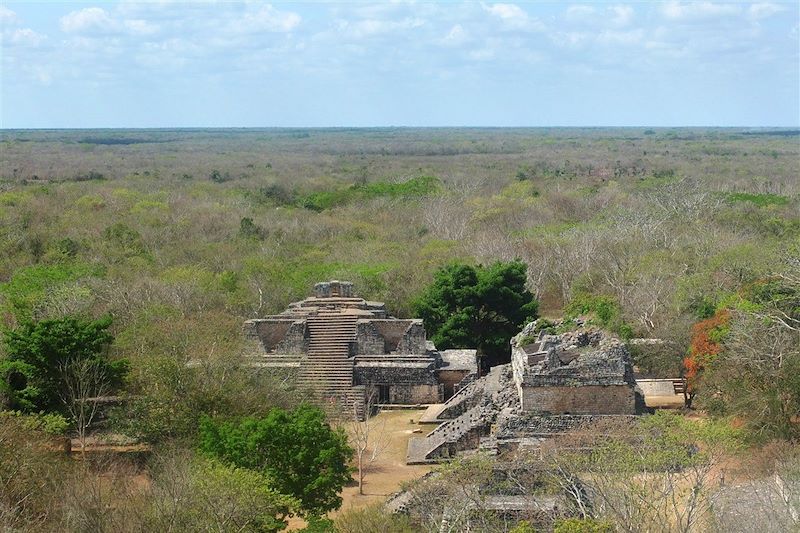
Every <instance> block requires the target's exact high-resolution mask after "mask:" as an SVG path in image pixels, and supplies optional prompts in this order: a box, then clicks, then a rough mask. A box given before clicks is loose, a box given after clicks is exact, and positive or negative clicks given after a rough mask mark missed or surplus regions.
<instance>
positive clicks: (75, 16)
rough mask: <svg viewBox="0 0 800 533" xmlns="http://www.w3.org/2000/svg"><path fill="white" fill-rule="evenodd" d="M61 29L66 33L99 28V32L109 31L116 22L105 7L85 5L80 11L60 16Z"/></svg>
mask: <svg viewBox="0 0 800 533" xmlns="http://www.w3.org/2000/svg"><path fill="white" fill-rule="evenodd" d="M60 23H61V29H62V30H63V31H65V32H67V33H82V32H86V31H94V30H99V31H101V32H105V31H111V30H113V29H114V28H115V27H116V26H117V23H116V22H115V21H114V19H112V18H111V16H110V15H109V14H108V12H107V11H106V10H105V9H102V8H99V7H87V8H85V9H81V10H80V11H72V12H71V13H68V14H66V15H64V16H63V17H61V20H60Z"/></svg>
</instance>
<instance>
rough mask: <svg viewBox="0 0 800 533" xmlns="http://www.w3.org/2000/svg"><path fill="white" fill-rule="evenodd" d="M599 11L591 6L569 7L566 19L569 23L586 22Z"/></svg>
mask: <svg viewBox="0 0 800 533" xmlns="http://www.w3.org/2000/svg"><path fill="white" fill-rule="evenodd" d="M596 13H597V11H596V10H595V9H594V8H593V7H591V6H582V5H577V6H569V7H568V8H567V13H566V17H567V20H569V21H573V22H575V21H584V20H587V19H591V18H592V17H594V16H595V15H596Z"/></svg>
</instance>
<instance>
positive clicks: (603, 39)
mask: <svg viewBox="0 0 800 533" xmlns="http://www.w3.org/2000/svg"><path fill="white" fill-rule="evenodd" d="M643 40H644V30H642V29H637V30H630V31H604V32H602V33H600V34H599V35H598V36H597V42H598V43H601V44H606V45H624V46H630V45H636V44H639V43H641V42H642V41H643Z"/></svg>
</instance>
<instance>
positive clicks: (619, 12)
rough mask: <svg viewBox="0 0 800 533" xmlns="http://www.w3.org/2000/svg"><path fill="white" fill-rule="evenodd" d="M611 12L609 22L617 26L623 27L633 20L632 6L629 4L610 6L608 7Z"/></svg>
mask: <svg viewBox="0 0 800 533" xmlns="http://www.w3.org/2000/svg"><path fill="white" fill-rule="evenodd" d="M608 10H609V11H610V12H611V14H612V17H611V23H612V24H613V25H614V26H617V27H620V28H621V27H624V26H627V25H628V24H630V23H631V22H632V21H633V15H634V12H633V8H632V7H631V6H611V7H609V8H608Z"/></svg>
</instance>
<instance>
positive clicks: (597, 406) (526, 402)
mask: <svg viewBox="0 0 800 533" xmlns="http://www.w3.org/2000/svg"><path fill="white" fill-rule="evenodd" d="M522 409H523V411H529V412H537V413H547V414H576V415H593V414H607V415H626V414H628V415H632V414H635V413H636V409H637V406H636V392H635V390H634V389H633V387H630V386H629V385H627V384H625V385H584V386H579V387H570V386H540V387H526V386H523V387H522Z"/></svg>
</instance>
